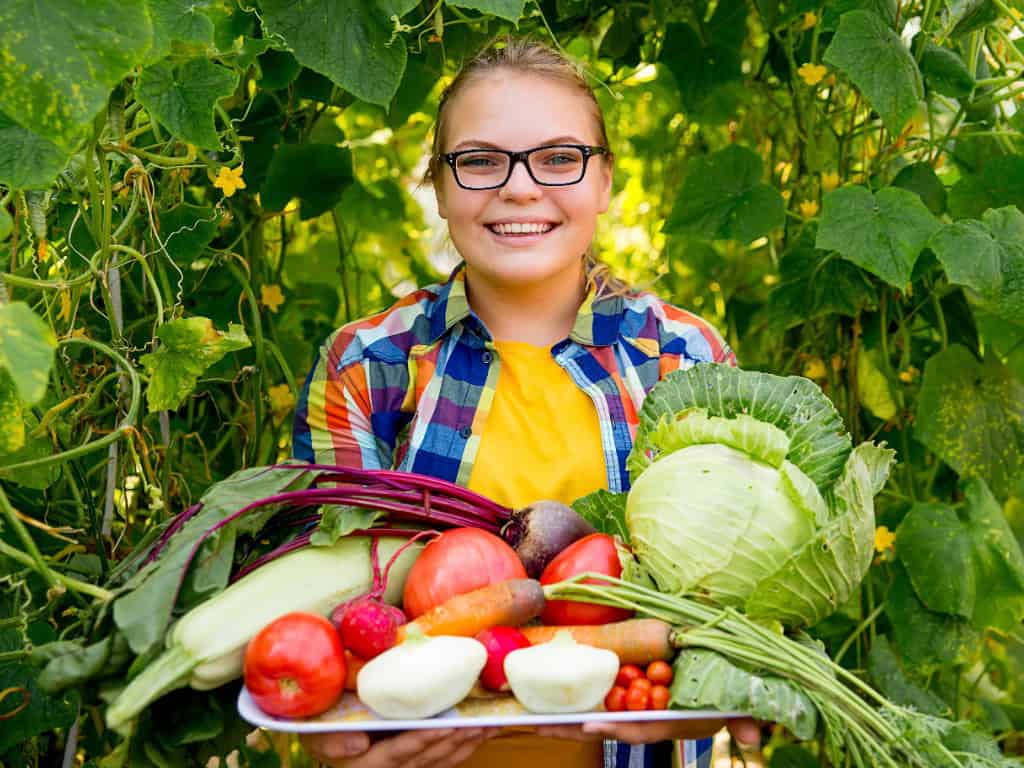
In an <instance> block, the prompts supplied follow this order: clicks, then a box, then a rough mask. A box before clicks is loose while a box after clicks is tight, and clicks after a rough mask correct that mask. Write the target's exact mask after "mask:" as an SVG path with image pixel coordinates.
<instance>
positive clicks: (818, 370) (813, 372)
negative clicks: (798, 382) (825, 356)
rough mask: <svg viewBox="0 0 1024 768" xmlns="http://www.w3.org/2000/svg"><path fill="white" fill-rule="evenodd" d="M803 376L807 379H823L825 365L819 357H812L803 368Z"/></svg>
mask: <svg viewBox="0 0 1024 768" xmlns="http://www.w3.org/2000/svg"><path fill="white" fill-rule="evenodd" d="M804 376H805V377H806V378H808V379H824V378H825V363H824V361H823V360H822V359H821V358H820V357H812V358H811V359H810V360H808V361H807V365H805V366H804Z"/></svg>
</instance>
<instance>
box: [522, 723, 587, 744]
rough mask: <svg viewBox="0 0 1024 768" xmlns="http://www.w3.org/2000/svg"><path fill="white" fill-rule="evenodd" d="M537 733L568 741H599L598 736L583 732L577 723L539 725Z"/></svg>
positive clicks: (545, 736) (549, 737)
mask: <svg viewBox="0 0 1024 768" xmlns="http://www.w3.org/2000/svg"><path fill="white" fill-rule="evenodd" d="M537 735H538V736H543V737H544V738H548V739H566V740H568V741H599V740H600V737H599V736H593V735H591V734H589V733H586V732H584V730H583V728H581V727H580V726H578V725H539V726H537Z"/></svg>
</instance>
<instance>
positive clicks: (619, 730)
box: [537, 717, 761, 745]
mask: <svg viewBox="0 0 1024 768" xmlns="http://www.w3.org/2000/svg"><path fill="white" fill-rule="evenodd" d="M723 727H726V728H728V729H729V733H730V734H732V736H733V738H735V739H736V740H737V741H739V742H741V743H744V744H756V743H757V742H758V741H759V740H760V735H761V734H760V728H759V726H758V724H757V723H756V722H755V721H754V720H751V719H750V718H746V717H744V718H734V719H729V720H725V719H722V718H712V719H708V720H675V721H661V722H646V723H629V722H606V721H604V722H590V723H583V724H582V725H547V726H541V727H539V728H538V729H537V734H538V735H539V736H548V737H550V738H554V739H573V740H575V741H603V740H605V739H614V740H615V741H621V742H623V743H626V744H633V745H639V744H653V743H654V742H656V741H666V740H675V739H706V738H709V737H711V736H713V735H714V734H716V733H717V732H718V731H720V730H721V729H722V728H723Z"/></svg>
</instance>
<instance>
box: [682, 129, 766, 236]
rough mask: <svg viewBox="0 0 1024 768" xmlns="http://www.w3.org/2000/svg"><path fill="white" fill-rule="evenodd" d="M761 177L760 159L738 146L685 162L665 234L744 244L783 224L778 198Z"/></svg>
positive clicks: (762, 173)
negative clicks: (683, 177) (684, 172)
mask: <svg viewBox="0 0 1024 768" xmlns="http://www.w3.org/2000/svg"><path fill="white" fill-rule="evenodd" d="M763 175H764V166H763V164H762V162H761V157H760V155H758V154H757V153H756V152H754V151H752V150H750V149H747V148H746V147H741V146H739V145H738V144H730V145H729V146H728V147H727V148H725V149H723V150H721V151H719V152H716V153H714V154H713V155H708V156H706V157H697V158H696V159H695V160H693V162H692V163H691V164H690V167H689V169H688V172H687V175H686V180H685V181H684V182H683V189H682V191H681V192H680V193H679V196H678V197H677V198H676V202H675V205H674V206H673V207H672V213H671V215H669V217H668V220H667V221H666V222H665V227H664V229H665V231H666V232H669V233H690V234H695V235H699V236H701V237H704V238H707V239H709V240H712V239H730V238H731V239H735V240H739V241H740V242H743V243H749V242H750V241H752V240H755V239H757V238H758V237H760V236H762V235H765V234H767V233H768V232H770V231H771V230H772V229H775V228H776V227H780V226H782V224H783V222H784V221H785V205H784V203H783V200H782V196H781V195H779V193H778V192H777V191H776V190H775V189H773V188H772V187H770V186H768V185H767V184H764V183H762V180H761V179H762V177H763Z"/></svg>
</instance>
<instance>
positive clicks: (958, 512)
mask: <svg viewBox="0 0 1024 768" xmlns="http://www.w3.org/2000/svg"><path fill="white" fill-rule="evenodd" d="M964 497H965V500H964V502H963V503H962V504H958V505H957V506H955V507H953V506H948V505H944V504H915V505H914V507H913V508H912V509H911V510H910V512H908V513H907V516H906V517H905V518H904V519H903V522H901V523H900V526H899V528H897V530H896V552H897V554H898V555H899V558H900V561H901V562H902V563H903V565H904V566H906V569H907V574H908V575H909V576H910V581H911V583H912V584H913V585H914V591H915V592H916V593H917V595H918V597H919V598H920V599H921V602H922V603H924V604H925V606H926V607H927V608H928V609H929V610H931V611H935V612H938V613H951V614H954V615H957V616H960V617H962V618H965V619H968V620H970V622H971V623H972V624H973V625H974V627H975V628H977V629H986V628H988V627H994V628H996V629H1000V630H1003V631H1012V629H1013V628H1014V627H1015V626H1018V625H1019V624H1020V621H1021V619H1022V618H1024V554H1021V549H1020V545H1019V544H1018V543H1017V539H1016V538H1015V537H1014V535H1013V531H1012V530H1011V529H1010V526H1009V523H1008V522H1007V520H1006V516H1005V515H1004V514H1003V510H1002V508H1001V507H1000V506H999V504H998V502H996V500H995V498H993V496H992V493H991V492H990V491H989V490H988V487H987V486H986V485H985V483H984V482H983V481H982V480H980V479H977V478H974V479H971V480H968V481H967V482H966V483H965V485H964ZM951 563H955V564H956V567H955V568H950V564H951Z"/></svg>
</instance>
